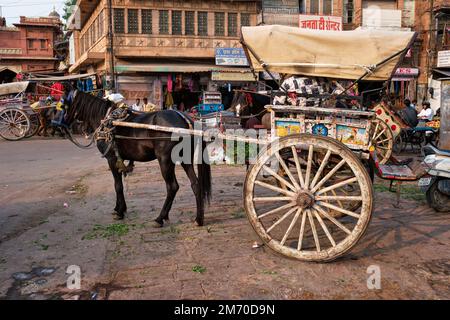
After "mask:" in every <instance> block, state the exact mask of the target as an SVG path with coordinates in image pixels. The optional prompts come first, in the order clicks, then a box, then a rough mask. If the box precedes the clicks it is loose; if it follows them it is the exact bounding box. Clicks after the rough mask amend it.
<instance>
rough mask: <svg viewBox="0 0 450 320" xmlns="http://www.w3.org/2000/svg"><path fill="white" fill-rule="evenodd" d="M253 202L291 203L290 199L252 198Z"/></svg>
mask: <svg viewBox="0 0 450 320" xmlns="http://www.w3.org/2000/svg"><path fill="white" fill-rule="evenodd" d="M253 201H255V202H274V201H292V198H291V197H257V198H253Z"/></svg>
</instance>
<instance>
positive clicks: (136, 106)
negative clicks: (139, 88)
mask: <svg viewBox="0 0 450 320" xmlns="http://www.w3.org/2000/svg"><path fill="white" fill-rule="evenodd" d="M131 109H133V110H134V111H142V106H141V99H139V98H137V99H136V103H135V104H133V105H132V106H131Z"/></svg>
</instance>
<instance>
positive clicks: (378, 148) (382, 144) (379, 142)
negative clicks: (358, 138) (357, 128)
mask: <svg viewBox="0 0 450 320" xmlns="http://www.w3.org/2000/svg"><path fill="white" fill-rule="evenodd" d="M370 137H371V144H372V145H373V146H374V147H375V152H376V153H377V158H378V161H379V163H380V164H385V163H387V162H388V161H389V159H390V158H391V155H392V149H393V148H394V135H393V133H392V130H391V128H389V125H388V124H387V123H386V122H384V121H383V120H380V119H375V120H374V121H373V122H372V130H371V132H370Z"/></svg>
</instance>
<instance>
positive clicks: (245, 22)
mask: <svg viewBox="0 0 450 320" xmlns="http://www.w3.org/2000/svg"><path fill="white" fill-rule="evenodd" d="M249 25H250V13H241V27H247V26H249Z"/></svg>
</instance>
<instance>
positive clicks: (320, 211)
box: [313, 205, 352, 234]
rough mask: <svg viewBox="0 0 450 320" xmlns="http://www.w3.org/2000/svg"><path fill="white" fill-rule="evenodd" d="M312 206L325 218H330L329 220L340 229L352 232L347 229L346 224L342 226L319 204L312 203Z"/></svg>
mask: <svg viewBox="0 0 450 320" xmlns="http://www.w3.org/2000/svg"><path fill="white" fill-rule="evenodd" d="M313 208H314V209H315V210H316V211H317V212H319V213H321V214H322V215H323V216H324V217H325V218H327V219H328V220H330V221H331V222H333V223H334V224H335V225H336V226H337V227H338V228H339V229H341V230H342V231H344V232H345V233H347V234H351V233H352V232H351V231H350V230H348V229H347V227H346V226H344V225H343V224H342V223H340V222H339V221H337V220H336V219H335V218H333V217H332V216H331V215H329V214H328V213H327V212H326V211H325V210H323V209H322V208H321V207H320V206H318V205H314V206H313Z"/></svg>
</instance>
